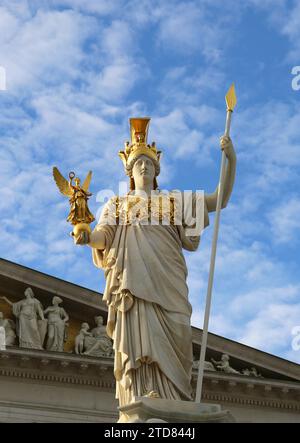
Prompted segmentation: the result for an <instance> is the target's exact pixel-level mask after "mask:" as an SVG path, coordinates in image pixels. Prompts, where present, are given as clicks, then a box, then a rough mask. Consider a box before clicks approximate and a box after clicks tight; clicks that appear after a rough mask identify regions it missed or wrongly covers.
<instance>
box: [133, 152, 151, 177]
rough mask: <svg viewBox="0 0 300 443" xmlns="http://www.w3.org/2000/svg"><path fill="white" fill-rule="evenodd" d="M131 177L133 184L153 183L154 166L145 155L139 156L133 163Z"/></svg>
mask: <svg viewBox="0 0 300 443" xmlns="http://www.w3.org/2000/svg"><path fill="white" fill-rule="evenodd" d="M132 175H133V178H134V181H135V183H137V182H140V181H143V182H144V183H150V182H151V183H153V180H154V177H155V166H154V164H153V161H152V160H151V159H150V158H149V157H147V156H146V155H141V156H140V157H139V158H138V159H137V160H136V161H135V163H134V165H133V168H132Z"/></svg>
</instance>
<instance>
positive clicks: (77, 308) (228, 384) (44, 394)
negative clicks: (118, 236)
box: [0, 260, 300, 423]
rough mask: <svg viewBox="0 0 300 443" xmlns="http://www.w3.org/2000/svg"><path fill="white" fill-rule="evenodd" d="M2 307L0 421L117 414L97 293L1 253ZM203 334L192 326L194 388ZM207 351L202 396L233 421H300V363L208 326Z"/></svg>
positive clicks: (112, 417)
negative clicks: (219, 333)
mask: <svg viewBox="0 0 300 443" xmlns="http://www.w3.org/2000/svg"><path fill="white" fill-rule="evenodd" d="M28 287H30V288H31V289H32V293H33V294H34V295H33V296H32V295H31V294H30V293H27V295H24V292H25V290H26V289H27V288H28ZM33 300H34V301H33ZM28 307H30V309H31V311H30V312H32V313H33V314H32V318H29V317H28V309H29V308H28ZM47 308H48V309H47ZM41 311H43V312H44V316H45V320H44V319H43V318H42V314H41ZM0 313H2V315H1V316H0V327H2V329H3V328H4V329H5V331H6V341H7V343H9V346H6V349H5V350H0V422H13V423H15V422H41V423H46V422H52V423H57V422H69V423H70V422H86V423H87V422H102V423H111V422H116V421H117V418H118V409H117V401H116V400H115V383H114V376H113V354H112V349H111V343H110V340H109V339H108V337H106V336H105V332H104V328H103V325H102V318H103V319H104V324H105V323H106V316H107V308H106V305H105V304H104V303H103V302H102V298H101V294H99V293H97V292H93V291H90V290H88V289H85V288H82V287H79V286H77V285H74V284H71V283H68V282H65V281H62V280H59V279H57V278H54V277H51V276H49V275H45V274H42V273H40V272H37V271H34V270H32V269H28V268H25V267H23V266H20V265H17V264H15V263H11V262H8V261H6V260H0ZM22 316H23V317H22ZM37 329H38V333H39V337H41V342H42V346H41V347H39V344H38V343H37V342H36V340H35V338H34V337H35V332H36V330H37ZM201 338H202V331H201V330H199V329H196V328H193V347H194V355H195V364H194V369H193V371H194V372H193V387H194V389H195V387H196V377H197V357H198V358H199V352H200V346H201ZM21 340H22V343H23V346H25V347H21V346H20V343H21ZM24 344H25V345H24ZM0 349H1V347H0ZM206 358H207V364H206V370H205V375H204V389H203V396H204V401H205V402H207V403H216V404H221V405H222V407H223V408H224V409H226V410H229V411H230V412H231V414H232V415H233V416H234V417H235V419H236V421H238V422H272V423H279V422H298V423H300V366H299V365H297V364H296V363H293V362H289V361H286V360H283V359H281V358H278V357H276V356H274V355H270V354H267V353H264V352H261V351H259V350H257V349H253V348H250V347H248V346H245V345H242V344H240V343H237V342H234V341H231V340H228V339H226V338H223V337H219V336H217V335H214V334H210V335H209V339H208V350H207V356H206Z"/></svg>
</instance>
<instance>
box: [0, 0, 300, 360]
mask: <svg viewBox="0 0 300 443" xmlns="http://www.w3.org/2000/svg"><path fill="white" fill-rule="evenodd" d="M0 30H1V31H0V66H2V67H4V68H5V70H6V76H7V90H6V91H1V92H0V165H1V174H0V181H1V199H0V209H1V213H2V220H1V225H0V235H1V242H0V255H1V257H3V258H5V259H8V260H11V261H14V262H17V263H20V264H23V265H26V266H28V267H31V268H34V269H37V270H39V271H42V272H45V273H49V274H51V275H54V276H57V277H60V278H62V279H66V280H69V281H71V282H74V283H77V284H79V285H82V286H86V287H89V288H92V289H96V290H100V291H102V290H103V287H104V279H103V275H102V273H100V272H99V270H97V269H96V268H94V266H93V264H92V261H91V252H90V250H89V249H88V248H79V247H75V246H74V245H73V243H72V240H71V238H70V237H69V236H68V233H69V232H70V226H68V225H67V223H66V221H65V218H66V216H67V201H65V200H64V199H63V198H62V197H61V196H60V195H59V194H58V192H57V189H56V187H55V185H54V182H53V179H52V175H51V170H52V166H53V165H57V166H58V167H59V168H60V170H61V171H62V172H64V173H65V174H67V173H68V172H69V171H70V170H75V171H76V173H77V174H78V175H79V176H82V177H83V176H84V174H86V173H87V171H88V170H89V169H92V170H93V171H94V177H93V183H92V192H93V193H94V195H93V197H92V199H91V204H90V207H91V209H92V211H93V212H94V213H96V212H97V210H98V206H99V204H98V203H97V202H96V197H95V196H96V194H97V191H98V190H100V189H103V188H111V189H114V190H115V191H117V189H118V182H119V181H120V180H124V179H125V180H126V178H125V177H124V172H123V168H122V164H121V162H120V160H119V158H118V156H117V152H118V150H119V149H121V148H122V147H123V142H124V141H125V140H127V139H128V137H129V132H128V118H129V117H131V116H145V115H147V116H151V117H152V122H151V129H150V134H149V139H150V141H152V140H155V141H156V142H157V145H158V147H160V148H161V149H162V150H163V152H164V156H163V160H162V172H161V175H160V177H159V184H160V187H162V188H165V189H174V188H176V189H204V190H205V191H206V192H212V191H213V190H214V189H215V186H216V185H217V181H218V176H219V166H220V150H219V147H218V140H219V136H220V135H221V134H222V132H223V130H224V122H225V104H224V95H225V93H226V91H227V89H228V87H229V86H230V84H231V82H232V81H235V84H236V90H237V95H238V107H237V108H236V112H235V113H234V116H233V123H232V133H231V135H232V139H233V142H234V145H235V148H236V152H237V158H238V170H237V178H236V183H235V188H234V192H233V195H232V198H231V201H230V204H229V205H228V207H227V208H226V210H224V211H223V213H222V219H221V231H220V243H219V248H218V258H217V265H216V274H215V286H214V294H213V304H212V317H211V322H210V330H211V331H212V332H215V333H217V334H219V335H222V336H225V337H229V338H231V339H233V340H237V341H240V342H242V343H245V344H248V345H250V346H253V347H256V348H258V349H262V350H264V351H267V352H270V353H273V354H276V355H278V356H281V357H283V358H287V359H290V360H293V361H297V362H300V351H295V350H293V349H292V346H291V343H292V339H293V336H292V333H291V331H292V329H293V327H295V326H297V325H300V277H299V274H300V273H299V269H300V256H299V246H300V242H299V232H300V217H299V214H300V195H299V166H300V146H299V139H300V108H299V99H300V90H299V91H295V90H293V89H292V86H291V84H292V78H293V76H292V75H291V70H292V68H293V66H298V65H300V35H299V34H300V2H299V1H287V0H278V1H276V0H243V1H242V0H241V1H239V0H227V1H226V2H224V1H222V0H202V1H200V0H197V1H177V0H169V1H168V2H166V1H163V0H160V1H156V0H152V1H143V0H139V1H135V0H129V1H123V0H113V1H109V2H108V1H102V0H88V1H85V2H82V1H80V0H52V1H50V0H49V1H47V2H46V1H41V0H39V1H25V0H23V1H14V0H7V1H5V0H2V1H0ZM212 226H213V217H211V225H210V228H209V229H207V230H206V231H205V233H204V234H203V238H202V241H201V247H200V249H199V250H198V251H197V252H195V253H188V254H186V258H187V263H188V268H189V286H190V300H191V303H192V305H193V310H194V313H193V318H192V323H193V324H194V325H195V326H198V327H202V316H203V310H204V298H205V294H206V285H207V274H208V261H209V256H210V245H211V237H212Z"/></svg>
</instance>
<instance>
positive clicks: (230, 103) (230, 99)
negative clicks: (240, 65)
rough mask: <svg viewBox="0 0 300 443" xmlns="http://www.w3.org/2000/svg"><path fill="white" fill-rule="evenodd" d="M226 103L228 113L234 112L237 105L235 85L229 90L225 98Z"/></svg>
mask: <svg viewBox="0 0 300 443" xmlns="http://www.w3.org/2000/svg"><path fill="white" fill-rule="evenodd" d="M225 101H226V105H227V111H231V112H233V110H234V108H235V105H236V103H237V99H236V94H235V88H234V83H232V85H231V86H230V88H229V89H228V92H227V94H226V96H225Z"/></svg>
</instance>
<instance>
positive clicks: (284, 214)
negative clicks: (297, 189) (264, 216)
mask: <svg viewBox="0 0 300 443" xmlns="http://www.w3.org/2000/svg"><path fill="white" fill-rule="evenodd" d="M268 218H269V221H270V225H271V229H272V233H273V238H274V242H278V243H292V244H294V245H296V244H297V243H298V241H299V232H300V198H297V197H293V198H290V197H289V196H287V200H285V199H284V200H283V202H282V203H281V204H280V205H279V206H276V207H275V208H273V209H272V210H271V211H270V212H269V214H268Z"/></svg>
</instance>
